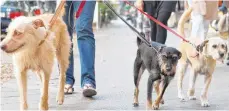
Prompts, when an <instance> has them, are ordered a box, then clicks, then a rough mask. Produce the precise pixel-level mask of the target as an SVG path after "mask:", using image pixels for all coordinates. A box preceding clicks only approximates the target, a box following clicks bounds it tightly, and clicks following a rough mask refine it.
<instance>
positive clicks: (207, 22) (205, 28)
mask: <svg viewBox="0 0 229 111" xmlns="http://www.w3.org/2000/svg"><path fill="white" fill-rule="evenodd" d="M203 24H204V39H206V38H207V34H208V29H209V24H210V20H204V22H203Z"/></svg>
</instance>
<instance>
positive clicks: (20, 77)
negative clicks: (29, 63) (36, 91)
mask: <svg viewBox="0 0 229 111" xmlns="http://www.w3.org/2000/svg"><path fill="white" fill-rule="evenodd" d="M17 71H18V70H17V69H16V79H17V83H18V86H19V94H20V109H21V110H27V109H28V104H27V74H26V70H23V71H19V72H17Z"/></svg>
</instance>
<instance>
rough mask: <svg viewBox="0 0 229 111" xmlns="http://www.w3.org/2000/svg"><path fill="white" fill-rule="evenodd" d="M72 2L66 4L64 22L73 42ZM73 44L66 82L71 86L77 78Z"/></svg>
mask: <svg viewBox="0 0 229 111" xmlns="http://www.w3.org/2000/svg"><path fill="white" fill-rule="evenodd" d="M71 4H72V1H66V6H65V16H64V17H63V19H64V22H65V23H66V24H67V28H68V32H69V35H70V37H71V38H70V39H71V42H72V37H73V29H72V27H73V26H74V25H72V24H74V16H71V15H73V13H74V10H73V7H71V6H70V5H71ZM72 48H73V44H71V52H70V58H69V67H68V70H67V72H66V84H68V85H70V86H71V87H72V86H73V85H74V83H75V78H74V57H73V50H72Z"/></svg>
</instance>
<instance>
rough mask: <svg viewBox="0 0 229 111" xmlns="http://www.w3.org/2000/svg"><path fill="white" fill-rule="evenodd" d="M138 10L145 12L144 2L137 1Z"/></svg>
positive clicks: (141, 0)
mask: <svg viewBox="0 0 229 111" xmlns="http://www.w3.org/2000/svg"><path fill="white" fill-rule="evenodd" d="M134 5H135V6H136V7H137V8H138V9H140V10H143V0H137V1H136V2H135V4H134Z"/></svg>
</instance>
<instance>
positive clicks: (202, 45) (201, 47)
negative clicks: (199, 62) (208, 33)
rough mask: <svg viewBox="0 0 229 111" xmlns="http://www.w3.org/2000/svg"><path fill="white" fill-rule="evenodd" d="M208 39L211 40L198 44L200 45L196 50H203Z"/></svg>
mask: <svg viewBox="0 0 229 111" xmlns="http://www.w3.org/2000/svg"><path fill="white" fill-rule="evenodd" d="M208 41H209V40H205V41H204V42H203V43H201V44H200V45H198V46H197V47H196V50H197V51H198V52H203V48H204V46H205V45H206V44H207V43H208Z"/></svg>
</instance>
